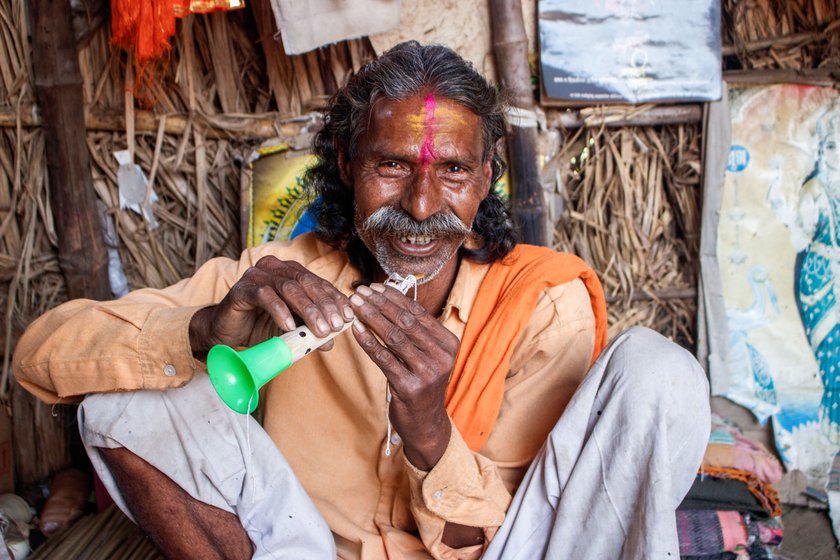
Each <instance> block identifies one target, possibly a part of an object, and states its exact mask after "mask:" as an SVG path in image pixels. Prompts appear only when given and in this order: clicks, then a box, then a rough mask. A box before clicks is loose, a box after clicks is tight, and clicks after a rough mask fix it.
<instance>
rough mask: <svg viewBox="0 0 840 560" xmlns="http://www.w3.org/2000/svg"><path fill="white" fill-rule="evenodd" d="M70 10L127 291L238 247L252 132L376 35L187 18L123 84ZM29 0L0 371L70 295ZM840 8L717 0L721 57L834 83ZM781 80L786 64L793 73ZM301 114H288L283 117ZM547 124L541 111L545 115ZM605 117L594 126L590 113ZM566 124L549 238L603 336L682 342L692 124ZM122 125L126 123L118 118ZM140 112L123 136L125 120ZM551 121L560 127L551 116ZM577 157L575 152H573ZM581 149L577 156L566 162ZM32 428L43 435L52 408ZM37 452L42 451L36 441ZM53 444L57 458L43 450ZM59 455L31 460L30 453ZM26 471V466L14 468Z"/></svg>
mask: <svg viewBox="0 0 840 560" xmlns="http://www.w3.org/2000/svg"><path fill="white" fill-rule="evenodd" d="M79 4H80V5H81V6H83V7H84V8H85V10H84V11H83V12H80V13H79V14H77V15H78V17H77V18H76V20H77V21H76V22H75V23H76V24H77V25H76V26H75V27H76V31H77V36H78V38H79V61H80V66H81V69H82V76H83V79H84V94H85V101H86V105H87V107H86V108H87V118H86V121H87V123H88V134H87V138H86V141H87V144H88V147H89V149H90V154H91V172H92V176H93V180H94V187H95V190H96V192H97V195H98V198H99V199H100V200H101V201H102V203H103V205H104V212H105V214H106V215H107V216H110V217H112V218H113V219H114V221H115V225H116V231H117V234H118V241H119V252H120V255H121V258H122V262H123V266H124V268H125V272H126V275H127V277H128V281H129V285H130V286H131V287H133V288H134V287H140V286H164V285H167V284H169V283H172V282H173V281H175V280H177V279H179V278H182V277H184V276H187V275H189V274H191V273H192V272H193V270H195V267H196V266H197V265H199V264H201V263H202V262H204V260H206V259H207V258H209V257H211V256H214V255H229V256H232V255H236V254H237V253H238V252H239V250H240V248H241V247H240V243H239V239H240V232H239V231H238V227H239V226H238V224H239V209H240V201H239V195H238V191H239V186H238V185H239V167H240V163H241V161H242V159H243V158H244V157H245V155H246V154H247V153H248V152H249V151H250V149H251V148H252V147H253V146H254V145H255V144H256V143H258V142H259V141H260V140H262V139H265V138H268V137H270V136H281V137H282V136H291V135H294V134H297V133H299V132H300V131H301V130H302V129H303V128H304V127H305V126H306V123H307V118H306V115H307V113H308V112H309V111H312V110H314V109H317V108H319V107H322V106H323V105H324V103H325V101H326V99H327V98H328V97H329V95H330V94H331V93H333V92H334V91H335V90H336V89H337V88H338V87H339V86H340V85H341V84H342V83H343V82H344V81H345V80H346V78H347V76H348V75H349V73H350V72H351V71H352V70H353V69H357V68H358V67H360V65H361V64H362V63H363V62H364V61H365V60H367V59H368V58H370V57H371V56H372V55H373V53H372V49H371V47H370V45H369V43H368V42H367V41H366V40H364V41H351V42H345V43H340V44H337V45H332V46H330V47H327V48H323V49H319V50H318V51H316V52H313V53H309V54H307V55H302V56H294V57H290V56H286V55H285V54H284V53H283V51H282V46H281V45H280V43H278V42H276V41H274V40H273V39H272V37H273V34H274V24H273V19H272V17H271V15H270V6H269V3H268V1H267V0H251V1H250V2H249V3H248V4H249V8H247V9H246V10H241V11H238V12H232V13H224V14H215V15H210V16H194V17H191V18H188V19H186V20H184V21H183V22H181V23H180V24H179V26H178V34H177V36H176V38H175V40H174V48H173V51H172V53H171V55H170V57H169V59H168V60H167V62H166V64H165V65H164V67H163V68H162V69H161V71H160V73H159V74H158V79H157V80H156V81H155V82H153V83H152V84H151V85H149V86H148V87H146V88H140V91H141V93H142V94H143V95H144V96H146V97H147V98H148V99H151V100H152V101H153V102H152V103H150V102H148V101H145V102H144V101H142V100H141V101H138V100H136V99H134V97H133V95H132V94H131V93H127V91H128V92H130V91H132V88H130V87H129V88H126V83H127V82H128V83H129V85H130V84H131V81H132V78H131V72H130V69H129V68H130V65H129V64H127V60H126V55H125V54H124V53H121V52H118V51H115V50H114V49H113V48H112V47H111V46H110V44H109V35H110V33H109V29H108V15H107V9H106V6H107V3H106V2H105V1H104V0H83V1H80V2H79ZM25 11H26V8H25V3H24V1H23V0H10V1H7V2H3V3H0V41H2V43H3V45H4V47H3V48H2V49H0V306H2V309H3V311H4V314H3V320H2V321H0V333H2V334H3V341H4V357H5V364H4V369H3V374H4V378H3V380H2V381H0V393H2V394H0V400H2V397H3V396H5V392H6V390H7V388H8V373H9V372H8V360H9V358H10V349H11V348H12V347H13V344H14V342H15V340H16V336H17V335H18V334H19V333H20V332H21V330H22V329H23V328H24V327H25V326H26V325H27V324H28V323H29V322H30V321H31V320H33V319H34V318H35V317H37V316H38V315H39V314H40V313H42V312H43V311H45V310H46V309H48V308H50V307H53V306H55V305H56V304H58V303H60V302H61V301H63V300H65V299H66V297H67V296H66V290H65V287H64V280H63V277H62V275H61V273H60V271H59V268H58V263H57V257H56V251H55V247H56V233H55V228H54V224H53V218H52V211H51V200H50V197H49V194H48V189H47V185H48V183H47V176H46V162H45V153H44V138H43V135H42V133H41V129H40V128H39V127H38V126H37V125H36V124H37V115H33V111H32V107H33V105H34V95H33V86H32V72H31V68H32V62H31V60H30V46H29V42H28V38H27V35H28V31H27V29H26V28H25V26H26V19H27V18H26V13H25ZM838 22H840V12H838V7H837V5H836V3H835V2H829V1H827V0H790V1H786V0H750V1H743V0H740V1H736V0H723V43H724V55H725V56H724V68H725V69H727V70H730V71H733V72H741V74H739V77H743V73H744V72H752V73H761V72H766V71H777V70H785V69H788V70H790V69H793V70H795V71H796V72H799V74H795V75H793V76H794V78H795V77H796V76H800V77H801V74H802V73H803V72H804V73H807V79H810V80H823V81H827V82H828V83H834V76H833V72H835V71H836V69H837V67H838V46H840V45H838V34H837V30H838V27H840V23H838ZM787 76H788V77H790V76H791V74H788V75H787ZM295 117H297V118H298V119H297V120H295V122H290V121H289V119H293V118H295ZM549 120H550V121H551V119H549ZM596 120H597V119H596ZM671 122H672V124H668V125H660V126H624V127H623V128H606V127H603V126H601V125H600V124H596V125H587V126H584V127H583V128H569V129H563V128H560V129H559V130H560V146H559V151H557V152H556V155H554V154H552V155H554V168H555V169H556V176H557V177H559V186H558V189H557V190H558V196H559V197H560V198H561V199H562V200H563V201H564V210H563V212H562V214H561V215H560V216H558V218H557V221H556V223H555V224H554V226H555V227H554V239H553V243H554V245H555V246H556V247H558V248H561V249H565V250H571V251H574V252H577V253H578V254H580V255H581V256H583V257H584V258H585V259H586V260H587V261H588V262H589V263H590V265H592V266H593V267H594V268H595V269H596V270H599V271H600V273H601V277H602V280H603V282H604V286H605V289H606V291H607V294H608V298H609V300H610V302H611V305H610V323H611V333H613V334H614V333H615V332H617V331H618V330H621V329H624V328H626V327H628V326H630V325H633V324H645V325H648V326H651V327H653V328H654V329H656V330H658V331H660V332H663V333H664V334H666V335H668V336H671V337H673V338H674V339H676V340H678V341H679V342H681V343H683V344H685V345H688V346H691V345H692V344H693V341H694V328H695V327H694V325H695V321H696V310H695V292H696V275H697V274H696V273H697V262H698V258H697V251H698V234H699V216H700V208H699V200H700V193H699V188H700V187H699V185H700V178H701V169H702V165H701V153H700V145H701V141H700V137H701V124H700V123H699V122H698V120H697V119H696V118H693V119H687V120H686V121H684V122H682V121H680V120H679V119H675V120H672V121H671ZM126 123H128V125H129V126H127V124H126ZM132 123H133V131H132V126H131V125H132ZM554 126H555V128H557V125H556V124H555V125H554ZM121 149H129V150H131V151H132V152H133V155H134V160H135V161H136V163H138V164H139V165H140V166H141V167H142V168H143V170H144V172H145V173H146V175H147V176H149V177H150V179H151V182H152V188H153V189H154V191H155V192H156V193H157V195H158V197H159V202H158V203H157V204H156V205H155V216H156V218H157V221H158V222H159V223H160V226H159V227H158V228H157V229H151V228H149V227H148V225H147V224H146V223H145V222H144V221H143V220H142V219H141V218H140V217H139V216H137V215H136V214H134V213H132V212H130V211H128V210H120V209H119V201H118V192H117V187H116V181H115V178H116V172H117V162H116V160H115V159H114V157H113V155H112V152H113V151H115V150H121ZM584 155H585V156H586V157H583V156H584ZM573 158H574V161H573ZM27 414H31V415H32V419H30V418H29V417H26V418H25V419H24V420H25V422H26V423H30V424H31V425H32V426H33V430H34V433H35V434H36V435H35V436H33V437H32V438H30V439H33V440H34V439H35V437H40V436H41V435H42V433H43V432H44V430H42V429H41V428H40V426H42V425H44V424H46V423H47V422H49V421H50V420H49V414H48V413H47V414H45V413H44V411H43V410H40V411H39V410H37V409H36V408H32V409H31V410H30V411H29V412H27ZM16 447H18V449H17V450H16V451H17V452H18V455H19V457H20V456H24V457H25V458H26V460H25V461H24V463H25V464H26V465H28V466H26V467H25V468H26V469H28V470H26V471H25V472H22V473H19V479H21V480H24V481H35V480H39V479H42V478H43V477H44V476H45V475H46V474H48V473H50V472H53V471H54V470H56V468H57V466H60V464H59V463H60V462H61V461H62V460H64V458H66V452H65V451H66V450H64V449H61V448H60V447H61V446H60V445H56V442H55V441H51V442H41V443H39V444H36V445H35V450H33V449H32V448H29V449H22V448H21V447H20V446H16ZM38 449H40V451H37V450H38ZM53 451H54V453H53ZM44 452H46V453H48V454H51V455H54V457H51V456H38V457H37V458H36V459H34V460H33V457H34V456H35V455H38V453H44ZM17 463H18V464H21V461H20V460H18V461H17Z"/></svg>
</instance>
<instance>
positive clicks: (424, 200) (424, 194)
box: [401, 169, 443, 222]
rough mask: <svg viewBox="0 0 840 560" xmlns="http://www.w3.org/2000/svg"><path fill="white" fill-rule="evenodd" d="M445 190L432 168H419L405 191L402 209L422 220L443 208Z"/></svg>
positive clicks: (419, 220)
mask: <svg viewBox="0 0 840 560" xmlns="http://www.w3.org/2000/svg"><path fill="white" fill-rule="evenodd" d="M442 205H443V191H442V189H441V188H440V185H439V184H438V181H437V180H436V179H435V177H434V174H433V172H432V170H431V169H419V170H418V171H417V172H416V173H415V174H414V177H413V178H412V181H411V184H410V185H409V188H407V189H406V190H405V191H404V192H403V197H402V204H401V206H402V209H403V210H405V211H406V212H407V213H408V214H409V215H411V217H412V218H414V219H415V220H417V221H418V222H422V221H424V220H426V219H427V218H429V217H431V216H433V215H434V214H436V213H438V212H440V211H441V210H442Z"/></svg>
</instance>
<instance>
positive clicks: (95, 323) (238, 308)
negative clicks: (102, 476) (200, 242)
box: [13, 239, 352, 402]
mask: <svg viewBox="0 0 840 560" xmlns="http://www.w3.org/2000/svg"><path fill="white" fill-rule="evenodd" d="M273 252H279V254H283V255H284V256H285V257H289V258H290V259H300V260H301V261H303V262H308V260H312V259H313V258H315V257H318V256H319V253H318V251H317V249H316V248H315V242H314V239H311V240H306V239H304V240H302V241H301V242H297V243H294V244H292V245H289V246H286V247H282V246H279V245H277V244H273V245H263V246H261V247H258V248H256V249H251V250H248V251H246V252H245V253H243V256H242V258H241V259H240V260H239V261H235V260H231V259H226V258H217V259H211V260H210V261H208V262H207V263H205V264H204V265H202V266H201V268H200V269H199V270H198V271H197V272H196V274H195V275H194V276H193V277H191V278H189V279H185V280H182V281H181V282H178V283H177V284H175V285H173V286H170V287H168V288H165V289H162V290H157V289H148V288H147V289H142V290H137V291H135V292H132V293H131V294H129V295H127V296H125V297H124V298H121V299H119V300H114V301H108V302H96V301H90V300H74V301H70V302H67V303H65V304H63V305H61V306H59V307H57V308H56V309H54V310H52V311H50V312H48V313H46V314H45V315H43V316H42V317H40V318H39V319H38V320H36V321H35V322H33V324H32V325H31V326H30V328H29V329H27V331H26V333H25V334H24V336H23V337H22V338H21V340H20V342H19V343H18V346H17V348H16V349H15V355H14V366H13V367H14V372H15V375H16V376H17V378H18V379H19V381H20V382H21V384H22V385H23V386H24V387H25V388H26V389H27V390H29V391H30V392H32V393H33V394H35V395H36V396H37V397H39V398H41V399H42V400H45V401H47V402H58V401H61V402H73V401H79V400H81V397H82V396H83V395H85V394H88V393H95V392H107V391H132V390H141V389H167V388H172V387H179V386H182V385H184V384H185V383H187V381H189V380H190V379H191V378H192V375H193V373H194V372H195V371H196V370H200V369H203V368H204V366H203V364H202V363H201V362H199V361H197V360H195V359H194V356H193V353H194V352H196V353H201V352H203V351H206V350H208V349H209V348H210V346H212V345H213V344H215V343H220V342H221V343H227V344H228V345H231V346H237V345H240V344H243V343H245V342H246V341H247V340H248V335H249V334H250V327H252V326H253V323H254V321H255V318H256V317H258V316H259V315H260V314H268V315H269V316H270V317H271V319H272V320H273V321H274V322H275V323H276V324H277V325H278V327H277V328H278V330H279V331H283V330H289V329H288V327H289V326H291V323H289V319H290V317H291V314H292V313H294V314H295V315H297V316H299V317H303V319H304V322H306V324H307V325H308V326H309V327H310V328H311V329H312V330H313V331H314V332H316V333H319V332H329V330H336V328H335V327H333V326H332V325H331V324H330V323H324V321H330V320H331V316H332V315H334V314H335V313H336V312H338V313H341V314H342V316H343V317H345V319H342V320H341V321H340V324H341V325H343V324H344V320H349V318H352V310H351V308H350V305H349V301H348V300H347V298H346V297H345V296H344V295H342V294H341V293H340V292H338V290H336V289H335V288H333V287H332V286H331V285H329V284H328V283H327V282H326V281H324V280H322V279H320V278H318V277H317V276H315V275H313V274H311V273H309V272H308V271H306V269H305V268H303V267H302V266H301V265H299V264H297V263H296V262H291V261H289V262H286V263H283V262H281V261H279V260H278V259H277V258H275V257H273V256H269V255H271V253H273ZM272 293H273V294H274V295H272ZM284 306H285V308H284ZM325 325H326V331H324V327H325Z"/></svg>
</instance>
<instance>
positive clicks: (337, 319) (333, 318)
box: [330, 313, 344, 329]
mask: <svg viewBox="0 0 840 560" xmlns="http://www.w3.org/2000/svg"><path fill="white" fill-rule="evenodd" d="M330 324H331V325H332V327H333V328H334V329H340V328H341V327H343V326H344V321H342V320H341V315H339V314H338V313H330Z"/></svg>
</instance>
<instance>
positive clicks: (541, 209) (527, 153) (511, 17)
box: [490, 0, 547, 245]
mask: <svg viewBox="0 0 840 560" xmlns="http://www.w3.org/2000/svg"><path fill="white" fill-rule="evenodd" d="M490 13H491V22H492V28H493V31H492V33H493V53H494V54H495V55H496V66H497V67H498V70H499V76H500V78H501V82H502V87H503V88H504V90H505V91H506V92H508V94H509V95H510V99H511V105H512V106H513V108H514V109H519V110H520V112H521V113H523V114H528V113H531V112H533V111H534V108H535V107H536V102H535V101H534V93H533V91H532V90H531V69H530V66H529V64H528V37H527V36H526V35H525V23H524V22H523V20H522V3H521V2H520V0H491V1H490ZM535 120H536V118H534V121H535ZM524 121H525V119H521V118H519V119H511V123H510V126H509V129H508V138H507V140H508V150H509V151H510V159H509V165H510V176H511V187H512V188H511V210H512V214H513V218H514V221H515V222H516V225H517V229H518V230H519V234H520V235H521V237H522V240H523V241H524V242H525V243H530V244H532V245H545V244H546V237H547V235H546V227H545V223H546V207H545V203H544V201H543V193H542V190H541V189H540V184H539V169H538V162H537V127H536V122H534V123H530V122H524Z"/></svg>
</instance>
